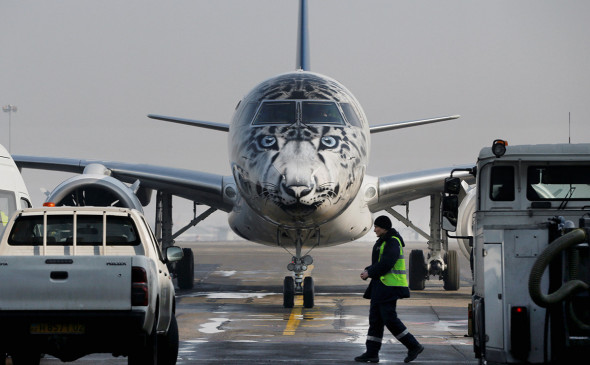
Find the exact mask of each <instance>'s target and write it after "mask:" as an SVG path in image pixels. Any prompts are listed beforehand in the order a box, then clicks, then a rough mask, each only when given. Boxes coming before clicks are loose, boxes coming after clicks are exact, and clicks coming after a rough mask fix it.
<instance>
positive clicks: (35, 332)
mask: <svg viewBox="0 0 590 365" xmlns="http://www.w3.org/2000/svg"><path fill="white" fill-rule="evenodd" d="M181 258H182V249H180V248H179V247H174V246H173V247H168V248H167V249H166V252H165V256H163V255H162V253H161V251H160V248H159V247H158V245H157V243H156V239H155V237H154V234H153V233H152V231H151V229H150V228H149V226H148V224H147V223H146V221H145V219H144V217H143V215H142V214H140V212H138V211H136V210H134V209H127V208H114V207H44V208H36V209H24V210H21V211H18V212H17V213H16V214H15V215H14V217H13V219H12V220H11V221H10V222H9V223H8V226H7V227H6V232H5V234H4V235H3V237H2V240H1V241H0V293H2V294H1V295H0V327H1V328H0V353H8V354H9V355H10V356H11V357H12V361H13V364H15V365H18V364H38V363H39V358H40V354H50V355H53V356H55V357H57V358H59V359H61V360H62V361H73V360H75V359H77V358H79V357H82V356H85V355H87V354H89V353H96V352H106V353H112V354H113V355H114V356H119V355H121V356H128V359H129V364H141V365H145V364H156V363H157V364H175V363H176V358H177V354H178V327H177V324H176V319H175V316H174V309H175V301H174V286H173V284H172V279H171V277H170V274H169V272H168V269H167V267H166V264H167V263H169V262H174V261H178V260H180V259H181Z"/></svg>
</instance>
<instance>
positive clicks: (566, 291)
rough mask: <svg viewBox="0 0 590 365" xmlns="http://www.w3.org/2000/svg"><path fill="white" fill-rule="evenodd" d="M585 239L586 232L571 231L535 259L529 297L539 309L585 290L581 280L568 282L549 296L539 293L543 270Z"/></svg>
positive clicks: (586, 285) (586, 287) (585, 286)
mask: <svg viewBox="0 0 590 365" xmlns="http://www.w3.org/2000/svg"><path fill="white" fill-rule="evenodd" d="M586 239H587V235H586V231H584V230H583V229H579V228H578V229H574V230H573V231H571V232H569V233H567V234H565V235H563V236H561V237H559V238H557V239H556V240H555V241H553V242H552V243H551V244H550V245H549V246H547V248H546V249H545V250H544V251H543V252H542V253H541V255H539V257H537V260H536V261H535V264H534V265H533V268H532V269H531V273H530V275H529V295H530V296H531V299H533V302H535V304H537V305H538V306H539V307H543V308H546V307H548V306H550V305H552V304H555V303H559V302H561V301H563V300H564V299H565V298H567V297H568V296H570V295H572V294H573V293H575V292H577V291H579V290H587V289H588V288H589V286H588V284H586V283H585V282H583V281H582V280H570V281H568V282H566V283H565V284H563V285H562V286H561V288H559V289H558V290H556V291H555V292H553V293H551V294H547V295H546V294H543V293H542V292H541V277H542V276H543V273H544V272H545V269H546V268H547V266H548V265H549V263H550V262H551V260H553V258H554V257H555V256H557V255H558V254H559V253H561V251H563V250H566V249H568V248H569V247H571V246H573V245H577V244H579V243H582V242H585V241H586Z"/></svg>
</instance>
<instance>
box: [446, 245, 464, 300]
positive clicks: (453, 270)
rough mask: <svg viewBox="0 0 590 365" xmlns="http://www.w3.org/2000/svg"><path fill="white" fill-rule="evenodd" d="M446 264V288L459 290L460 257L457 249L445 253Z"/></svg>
mask: <svg viewBox="0 0 590 365" xmlns="http://www.w3.org/2000/svg"><path fill="white" fill-rule="evenodd" d="M444 260H445V264H446V265H447V269H446V270H445V271H443V282H444V285H443V286H444V288H445V290H459V287H460V286H461V284H460V279H459V259H458V258H457V251H455V250H449V252H447V253H446V254H445V258H444Z"/></svg>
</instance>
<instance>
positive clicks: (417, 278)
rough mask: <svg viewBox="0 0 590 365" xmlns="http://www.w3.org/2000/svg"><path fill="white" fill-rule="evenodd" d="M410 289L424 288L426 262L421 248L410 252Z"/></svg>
mask: <svg viewBox="0 0 590 365" xmlns="http://www.w3.org/2000/svg"><path fill="white" fill-rule="evenodd" d="M409 271H410V282H409V285H410V290H424V286H425V282H426V262H425V261H424V252H422V250H412V252H410V267H409Z"/></svg>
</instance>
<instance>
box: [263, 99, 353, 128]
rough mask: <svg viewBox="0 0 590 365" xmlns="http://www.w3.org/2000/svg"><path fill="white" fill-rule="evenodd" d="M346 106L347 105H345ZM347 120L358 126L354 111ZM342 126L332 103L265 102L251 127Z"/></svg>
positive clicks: (338, 111) (340, 118)
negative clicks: (298, 124)
mask: <svg viewBox="0 0 590 365" xmlns="http://www.w3.org/2000/svg"><path fill="white" fill-rule="evenodd" d="M346 105H348V104H346ZM350 113H352V115H351V116H350V117H349V116H348V115H347V119H349V120H350V123H351V124H352V125H355V126H360V121H359V120H358V118H356V114H355V113H354V111H352V110H351V111H350ZM298 120H299V121H300V122H301V123H302V124H329V125H344V117H343V116H342V112H341V111H340V109H339V108H338V105H337V104H336V103H335V102H332V101H265V102H263V103H262V105H261V107H260V108H259V109H258V113H257V114H256V116H255V117H254V120H253V122H252V124H253V125H258V126H263V125H276V124H294V123H296V122H297V121H298Z"/></svg>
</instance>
